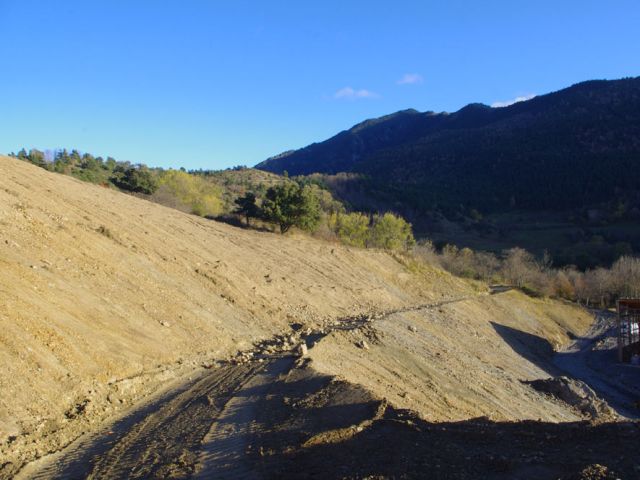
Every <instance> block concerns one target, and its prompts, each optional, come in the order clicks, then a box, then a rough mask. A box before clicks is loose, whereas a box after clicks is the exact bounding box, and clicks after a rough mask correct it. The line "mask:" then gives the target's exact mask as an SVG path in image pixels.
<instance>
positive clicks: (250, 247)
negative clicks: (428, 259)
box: [0, 157, 473, 465]
mask: <svg viewBox="0 0 640 480" xmlns="http://www.w3.org/2000/svg"><path fill="white" fill-rule="evenodd" d="M406 265H409V267H407V266H406ZM467 294H473V291H472V289H471V288H470V287H469V285H468V284H467V283H465V282H463V281H461V280H458V279H455V278H453V277H451V276H450V275H448V274H445V273H443V272H440V271H438V270H435V269H430V268H427V269H422V270H420V271H417V270H416V269H415V268H412V266H411V264H405V262H404V261H402V259H400V260H398V259H396V258H394V257H393V256H391V255H389V254H387V253H383V252H377V251H364V250H358V249H349V248H345V247H342V246H339V245H333V244H329V243H326V242H321V241H316V240H313V239H310V238H307V237H305V236H301V235H300V236H298V235H292V236H287V237H282V236H280V235H276V234H270V233H260V232H255V231H248V230H242V229H238V228H234V227H231V226H228V225H224V224H220V223H216V222H213V221H209V220H206V219H201V218H197V217H194V216H191V215H187V214H184V213H181V212H178V211H176V210H172V209H168V208H165V207H162V206H160V205H157V204H154V203H150V202H147V201H144V200H141V199H138V198H135V197H132V196H129V195H125V194H122V193H118V192H115V191H112V190H109V189H106V188H103V187H99V186H94V185H91V184H87V183H83V182H80V181H77V180H75V179H73V178H70V177H66V176H63V175H58V174H53V173H49V172H46V171H44V170H42V169H39V168H37V167H35V166H32V165H29V164H27V163H24V162H20V161H17V160H14V159H11V158H8V157H0V362H1V363H2V366H3V367H2V369H0V465H1V464H2V463H4V462H9V461H10V462H15V463H17V464H20V463H22V462H24V461H25V460H29V459H32V458H35V457H37V456H40V455H42V454H44V453H46V452H48V451H51V450H55V449H57V448H59V447H60V446H62V445H64V444H66V443H67V442H69V441H70V440H71V439H73V438H75V437H76V436H77V435H78V434H80V433H81V432H83V431H88V430H92V429H94V428H95V427H96V426H97V425H99V424H100V422H101V421H102V420H103V419H105V418H107V417H109V416H110V415H113V414H115V413H117V412H118V411H122V410H124V409H126V408H127V407H128V406H129V405H131V404H132V403H133V402H134V401H136V400H138V399H140V398H141V397H143V396H145V395H148V394H149V393H150V392H152V391H154V390H156V389H157V388H158V387H159V386H162V385H165V384H167V383H168V382H170V381H172V380H175V379H180V378H182V377H183V376H184V375H189V372H192V371H193V370H194V369H195V368H199V367H200V366H201V365H203V364H208V363H210V362H212V361H214V360H215V359H221V358H225V357H228V356H229V355H232V354H234V353H235V352H236V351H238V350H239V349H245V348H249V347H250V346H251V344H252V342H254V341H256V340H258V339H260V338H265V337H269V336H271V335H273V334H274V333H276V332H279V331H283V330H285V329H288V328H289V327H288V325H289V324H290V323H294V322H296V323H301V324H304V325H309V326H317V325H321V324H323V323H324V322H326V321H329V320H331V319H334V318H338V317H342V316H350V315H354V314H357V313H359V312H368V311H380V310H388V309H393V308H398V307H402V306H407V305H413V304H420V303H424V302H428V301H436V300H439V299H442V298H448V297H453V296H459V295H467ZM390 328H391V327H390ZM442 334H443V335H444V332H443V333H442Z"/></svg>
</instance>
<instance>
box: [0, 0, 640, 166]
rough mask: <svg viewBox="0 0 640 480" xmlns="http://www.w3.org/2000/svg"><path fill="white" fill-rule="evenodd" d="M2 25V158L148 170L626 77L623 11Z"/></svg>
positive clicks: (300, 8) (255, 157) (91, 5)
mask: <svg viewBox="0 0 640 480" xmlns="http://www.w3.org/2000/svg"><path fill="white" fill-rule="evenodd" d="M0 22H1V25H2V34H1V37H2V41H1V42H0V60H1V61H2V65H3V70H4V73H3V74H2V75H1V76H0V152H9V151H12V150H15V151H17V150H18V149H19V148H20V147H22V146H25V147H27V148H30V147H36V148H41V149H45V148H58V147H67V148H78V149H80V150H82V151H87V152H91V153H95V154H98V155H105V156H106V155H111V156H113V157H115V158H117V159H119V160H130V161H133V162H142V163H147V164H149V165H152V166H164V167H169V166H174V167H179V166H184V167H186V168H225V167H229V166H232V165H237V164H246V165H253V164H255V163H257V162H259V161H261V160H263V159H265V158H267V157H269V156H271V155H274V154H277V153H279V152H282V151H284V150H288V149H292V148H299V147H302V146H305V145H307V144H309V143H311V142H314V141H320V140H324V139H326V138H328V137H330V136H332V135H334V134H335V133H337V132H338V131H340V130H343V129H345V128H348V127H350V126H352V125H353V124H355V123H358V122H360V121H362V120H364V119H366V118H371V117H376V116H380V115H384V114H387V113H391V112H394V111H397V110H400V109H404V108H416V109H418V110H421V111H423V110H434V111H455V110H457V109H459V108H461V107H463V106H464V105H465V104H467V103H470V102H483V103H487V104H493V103H496V102H508V101H511V100H513V99H515V98H517V97H525V98H526V97H527V96H530V95H535V94H542V93H546V92H549V91H553V90H558V89H560V88H564V87H566V86H569V85H571V84H573V83H576V82H579V81H582V80H587V79H594V78H607V79H613V78H620V77H625V76H637V75H640V27H639V25H640V2H638V1H637V0H615V1H611V2H605V1H589V0H581V1H573V0H563V1H557V0H555V1H546V0H545V1H542V0H538V1H536V2H532V1H526V2H525V1H519V0H511V1H492V0H487V1H483V2H479V1H474V2H472V1H456V0H449V1H446V2H441V1H429V0H423V1H403V0H396V1H394V2H388V1H384V2H383V1H375V0H369V1H347V0H342V1H334V0H324V1H322V2H304V1H296V2H294V1H286V2H285V1H278V0H270V1H262V2H258V1H253V2H252V1H243V0H229V1H215V0H209V1H197V0H182V1H170V0H165V1H157V0H156V1H144V0H91V1H87V0H84V1H65V0H58V1H55V2H53V1H33V0H0Z"/></svg>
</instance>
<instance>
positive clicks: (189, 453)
mask: <svg viewBox="0 0 640 480" xmlns="http://www.w3.org/2000/svg"><path fill="white" fill-rule="evenodd" d="M267 365H269V362H265V363H257V362H256V363H250V364H242V365H231V364H228V365H225V366H222V367H221V368H218V369H216V370H214V371H210V372H207V373H206V374H204V375H202V376H201V377H199V378H197V379H195V380H193V381H192V382H189V383H188V384H187V385H185V386H183V387H182V388H180V389H178V390H175V391H172V392H170V393H168V394H167V395H165V396H163V397H161V398H159V399H156V400H155V401H153V402H151V403H149V404H147V405H144V406H142V407H141V408H139V409H138V410H136V411H134V412H132V413H131V414H130V415H128V416H127V417H125V418H124V419H122V420H120V421H119V422H117V423H116V424H115V425H112V426H110V427H109V428H108V429H106V430H103V431H102V432H99V433H98V434H95V435H93V436H91V437H90V438H87V439H81V440H80V441H78V442H76V443H75V444H73V445H71V446H70V447H69V448H68V449H66V450H65V452H64V455H63V456H57V457H52V458H50V459H45V460H46V461H45V462H43V464H42V465H35V467H40V468H39V469H38V470H39V471H37V472H35V471H33V470H35V469H36V468H33V467H32V468H29V467H27V468H26V469H25V470H24V471H23V472H21V474H20V475H19V476H18V477H17V478H35V479H70V478H90V479H114V478H189V477H190V476H191V475H192V474H193V473H194V471H195V468H196V466H197V464H198V462H199V458H198V455H199V452H200V449H201V444H202V440H203V439H204V438H205V436H206V435H207V433H208V431H209V428H210V426H211V422H212V421H213V419H215V418H216V417H217V416H218V415H219V414H220V413H221V412H222V411H223V409H224V407H225V405H226V404H227V402H228V400H229V399H230V398H231V397H232V396H233V395H234V394H235V393H236V392H237V391H238V389H239V388H240V387H241V386H242V385H243V384H244V383H245V382H247V381H248V380H249V379H251V378H253V377H254V376H255V375H256V373H258V372H260V371H262V370H263V369H264V368H265V367H266V366H267Z"/></svg>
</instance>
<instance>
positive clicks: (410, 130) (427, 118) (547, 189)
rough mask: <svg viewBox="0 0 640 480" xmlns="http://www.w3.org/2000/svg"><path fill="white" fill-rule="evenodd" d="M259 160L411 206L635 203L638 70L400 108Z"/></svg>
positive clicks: (639, 170) (639, 178)
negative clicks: (512, 98)
mask: <svg viewBox="0 0 640 480" xmlns="http://www.w3.org/2000/svg"><path fill="white" fill-rule="evenodd" d="M257 168H260V169H264V170H268V171H271V172H277V173H282V172H283V171H285V170H286V171H287V172H288V173H289V174H290V175H305V174H311V173H314V172H320V173H329V174H333V173H337V172H355V173H361V174H364V175H365V176H366V178H367V179H368V180H367V184H368V189H369V191H370V192H372V193H374V194H377V195H378V196H380V197H384V198H387V199H391V200H392V201H395V202H400V203H402V204H403V205H405V206H408V207H412V208H414V209H418V210H431V209H438V208H441V209H445V210H447V209H452V208H453V209H457V208H460V207H461V206H462V207H463V208H464V209H471V208H476V209H479V210H481V211H483V212H492V211H504V210H509V209H525V210H544V209H559V208H560V209H570V208H576V207H582V206H585V205H590V204H598V203H602V202H607V201H612V200H624V201H629V202H632V203H635V202H637V198H636V196H637V191H638V187H640V77H636V78H627V79H622V80H613V81H588V82H583V83H579V84H577V85H574V86H572V87H569V88H566V89H564V90H560V91H558V92H554V93H550V94H547V95H542V96H538V97H535V98H533V99H532V100H529V101H526V102H521V103H516V104H514V105H511V106H508V107H503V108H491V107H488V106H486V105H482V104H471V105H468V106H466V107H464V108H462V109H461V110H459V111H457V112H455V113H451V114H447V113H439V114H435V113H433V112H426V113H419V112H417V111H415V110H406V111H401V112H397V113H395V114H392V115H388V116H385V117H381V118H378V119H374V120H368V121H365V122H363V123H361V124H358V125H356V126H354V127H353V128H351V129H349V130H347V131H344V132H341V133H339V134H338V135H336V136H335V137H333V138H331V139H329V140H326V141H324V142H321V143H315V144H312V145H309V146H308V147H305V148H303V149H300V150H296V151H292V152H287V153H284V154H282V155H279V156H277V157H273V158H271V159H268V160H266V161H264V162H262V163H260V164H259V165H258V166H257Z"/></svg>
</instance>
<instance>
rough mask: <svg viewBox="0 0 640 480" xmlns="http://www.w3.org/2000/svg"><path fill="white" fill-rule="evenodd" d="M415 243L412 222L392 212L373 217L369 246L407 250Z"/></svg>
mask: <svg viewBox="0 0 640 480" xmlns="http://www.w3.org/2000/svg"><path fill="white" fill-rule="evenodd" d="M415 243H416V241H415V239H414V238H413V232H412V231H411V224H410V223H408V222H407V221H406V220H405V219H404V218H402V217H400V216H398V215H394V214H393V213H390V212H387V213H385V214H384V215H375V216H374V217H373V226H372V227H371V233H370V237H369V243H368V245H369V246H372V247H377V248H384V249H387V250H406V249H408V248H410V247H412V246H413V245H414V244H415Z"/></svg>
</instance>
